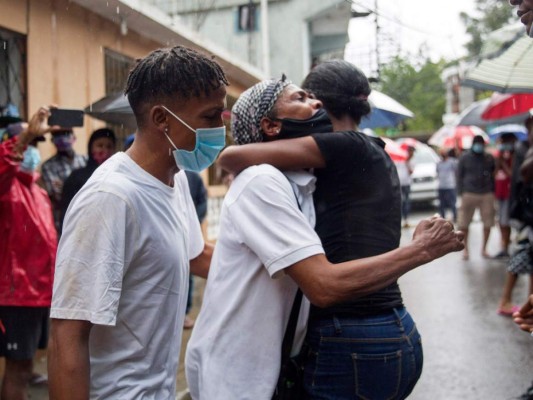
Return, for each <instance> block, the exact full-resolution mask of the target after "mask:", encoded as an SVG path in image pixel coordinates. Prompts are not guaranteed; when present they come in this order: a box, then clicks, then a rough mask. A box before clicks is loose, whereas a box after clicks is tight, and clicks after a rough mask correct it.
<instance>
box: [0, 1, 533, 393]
mask: <svg viewBox="0 0 533 400" xmlns="http://www.w3.org/2000/svg"><path fill="white" fill-rule="evenodd" d="M511 4H514V5H519V7H520V8H519V10H520V11H519V14H520V15H522V16H524V18H523V21H525V24H526V25H527V29H528V32H529V33H530V34H531V29H532V28H531V24H532V22H533V4H531V2H530V0H523V1H518V0H511ZM154 65H158V68H153V67H154ZM347 80H350V81H354V82H357V84H356V85H354V86H353V87H352V86H350V87H348V86H347V85H344V82H345V81H347ZM227 85H228V81H227V79H226V77H225V75H224V72H223V71H222V69H221V67H220V65H218V63H217V62H215V61H214V60H213V59H212V58H210V57H207V56H204V55H202V54H200V53H198V52H196V51H194V50H191V49H187V48H184V47H181V46H176V47H173V48H170V49H159V50H155V51H154V52H152V53H150V54H149V55H148V56H146V57H145V58H143V59H140V60H138V62H137V63H136V65H135V66H134V68H133V69H132V71H131V72H130V75H129V77H128V82H127V86H126V91H125V92H126V94H127V95H128V98H129V101H130V104H131V107H132V110H133V113H134V114H135V118H136V121H137V125H138V129H137V131H136V133H135V137H132V136H130V137H128V140H127V142H126V143H125V150H126V152H119V153H116V149H117V137H116V135H115V133H114V132H113V131H112V130H111V129H108V128H102V129H97V130H95V131H94V132H93V133H92V134H91V136H90V138H89V141H88V147H87V155H86V156H85V155H81V154H77V153H76V151H75V150H74V147H73V145H74V143H75V140H76V136H75V134H74V131H73V129H72V128H71V127H64V126H49V125H48V124H47V122H46V121H47V117H48V115H49V109H47V108H46V107H42V108H40V109H39V110H38V111H37V112H36V113H35V114H34V115H32V116H31V118H30V119H29V120H28V121H27V122H25V121H22V119H21V118H20V117H19V116H18V115H17V112H16V110H15V111H14V110H12V109H10V110H9V113H5V114H4V115H2V116H0V129H2V134H1V137H0V199H1V202H2V203H1V208H0V235H1V237H2V238H3V242H2V244H1V245H0V356H1V357H4V358H5V359H6V364H5V373H4V376H3V379H2V389H1V394H0V397H2V399H4V398H5V399H23V398H25V397H26V395H27V386H28V384H29V383H30V382H31V380H32V378H33V377H35V375H36V374H35V373H34V370H33V358H34V356H35V354H36V351H37V350H38V349H44V348H46V346H47V342H48V341H49V339H48V324H49V321H50V318H51V320H52V329H51V333H52V336H51V338H50V341H49V343H50V344H51V346H50V348H49V373H50V393H51V395H52V396H54V397H56V398H72V395H73V394H74V393H76V394H81V395H83V396H89V394H90V395H91V396H93V397H98V396H99V397H102V398H116V397H117V396H118V397H124V398H136V397H142V396H149V397H151V398H158V399H159V398H165V399H166V398H168V399H171V398H174V397H175V392H176V382H175V377H176V372H177V367H178V355H179V353H180V346H181V330H182V329H183V328H193V326H194V330H193V333H192V338H191V342H190V346H189V348H188V350H187V355H186V363H187V366H186V369H187V378H188V379H189V385H191V389H192V395H193V398H195V399H197V398H216V397H217V396H220V395H221V393H222V396H223V397H224V398H230V397H231V398H236V397H235V396H238V394H239V393H248V394H249V393H253V391H254V390H255V391H257V396H256V397H254V398H263V397H264V398H265V399H270V398H272V396H273V395H274V396H275V395H277V393H278V392H277V391H278V389H279V386H278V385H279V373H280V369H281V363H282V362H283V361H284V355H283V353H281V348H282V345H283V342H284V341H285V340H284V335H285V332H286V329H285V327H286V325H287V323H288V320H289V316H290V314H292V312H291V306H292V304H293V299H294V302H295V303H296V304H299V302H301V301H302V300H297V299H298V298H299V297H300V296H301V293H303V294H304V295H305V296H306V298H307V300H303V301H302V306H301V309H300V321H299V328H300V332H299V333H300V337H299V344H298V345H297V346H295V347H294V348H293V350H294V351H295V352H298V351H300V349H303V350H302V351H301V352H300V354H303V358H302V359H301V363H302V371H303V372H304V374H305V377H304V380H303V389H302V390H304V391H305V392H306V394H307V395H308V396H309V398H322V397H321V396H323V395H330V396H331V395H333V396H338V398H347V397H348V396H349V395H348V394H347V393H351V392H352V391H353V385H352V379H353V372H354V371H353V365H352V361H353V360H352V359H351V358H350V357H351V356H350V354H352V353H353V352H354V351H355V350H354V348H355V345H354V343H352V342H351V340H353V339H358V338H361V337H366V338H367V339H369V340H368V341H366V342H364V343H358V346H360V348H363V349H365V350H367V349H369V348H372V349H374V348H376V343H377V344H378V346H379V348H380V351H381V350H382V348H385V346H387V347H386V349H388V351H389V352H397V353H401V352H405V353H406V354H407V353H409V354H411V357H410V358H407V357H406V358H405V360H404V361H403V364H402V365H401V370H402V371H403V374H402V376H401V377H400V378H399V383H398V387H400V386H401V391H400V392H398V387H394V388H393V387H392V386H390V382H392V375H393V374H394V373H395V371H391V370H388V369H387V368H385V367H383V366H384V365H385V364H387V365H388V364H391V362H390V361H391V360H390V359H387V358H386V359H385V360H384V361H383V360H382V361H383V362H382V363H381V364H380V365H381V367H379V368H376V369H373V368H374V367H370V366H369V364H370V363H374V362H375V361H376V360H375V359H373V360H372V361H370V362H369V360H356V361H357V364H358V368H359V369H360V370H358V371H357V373H358V374H360V375H359V377H360V378H361V379H362V382H363V383H362V384H361V385H360V386H361V390H364V391H365V393H366V396H367V397H368V398H385V397H387V396H386V394H388V393H389V392H390V391H396V392H397V394H395V395H394V396H396V397H394V396H392V398H406V397H407V396H408V395H409V393H410V392H411V391H412V389H413V387H414V385H415V384H416V381H417V380H418V378H419V376H420V373H421V370H422V346H421V341H420V336H419V334H418V331H417V329H416V326H415V324H414V322H413V321H412V319H411V317H410V315H409V313H408V312H407V310H406V309H405V307H404V306H403V302H402V298H401V293H400V290H399V287H398V285H397V279H398V278H399V277H400V276H402V275H403V274H405V273H407V272H409V271H410V270H412V269H414V268H416V267H418V266H419V265H422V264H424V263H427V262H429V261H431V260H433V259H436V258H438V257H441V256H443V255H445V254H447V253H449V252H452V251H460V250H463V259H464V260H468V259H469V257H470V249H469V245H468V238H469V234H471V232H470V231H471V229H470V226H471V223H472V221H473V220H474V215H475V213H476V211H477V212H479V215H480V218H481V223H482V225H483V238H482V244H481V249H480V254H481V256H482V257H483V258H485V259H489V258H491V259H494V260H501V261H504V262H506V264H507V273H506V280H505V284H504V288H503V293H502V297H501V299H500V301H499V305H498V309H497V312H498V313H499V314H500V315H504V316H510V317H512V318H513V319H514V322H515V323H516V324H518V326H519V327H520V328H521V329H522V330H524V331H526V332H532V335H533V250H532V243H533V222H531V220H530V219H529V218H530V217H529V216H528V215H526V214H528V212H530V210H528V209H527V206H526V209H525V210H524V205H523V198H524V196H530V198H531V193H532V190H533V189H532V187H533V115H530V116H529V117H528V118H527V120H526V121H525V126H526V128H527V130H528V139H527V141H525V142H519V141H517V139H516V137H515V136H514V135H513V134H512V133H510V132H509V133H504V134H502V135H501V136H500V137H499V139H498V142H497V149H496V152H494V153H491V152H490V151H488V150H487V142H486V141H485V139H484V138H483V137H482V136H476V137H474V139H473V142H472V146H471V148H470V149H466V150H463V151H462V152H461V154H456V152H455V150H458V149H440V154H441V157H442V160H441V161H440V162H439V163H438V165H437V174H438V179H439V188H438V199H439V212H440V214H441V217H438V216H435V217H432V218H428V219H426V220H424V221H422V222H421V223H420V224H419V225H418V226H417V227H416V228H415V231H414V232H415V233H414V237H413V241H412V243H410V244H408V245H406V246H403V247H399V240H400V234H401V227H402V224H403V226H404V227H409V226H410V222H409V220H408V217H409V212H410V202H409V192H410V184H411V174H412V172H413V168H414V166H413V163H412V157H413V154H414V152H415V151H416V150H415V147H413V146H409V145H408V146H406V148H407V153H408V157H407V160H406V161H405V162H403V163H396V166H395V165H394V164H393V162H392V161H391V160H390V158H389V157H388V156H387V155H386V153H385V150H384V147H385V144H384V142H383V141H381V140H380V139H379V138H370V137H368V136H366V135H364V134H362V133H360V132H358V124H359V122H360V120H361V118H362V117H363V116H364V115H367V114H368V113H369V112H370V105H369V103H368V95H369V93H370V86H369V83H368V80H367V79H366V77H365V76H364V75H363V74H362V73H361V71H359V70H358V69H357V68H356V67H354V66H353V65H351V64H349V63H347V62H343V61H330V62H326V63H323V64H320V65H318V66H317V67H316V68H315V69H314V70H313V71H312V72H311V73H310V74H309V75H308V77H307V78H306V80H305V81H304V85H303V86H304V89H305V90H303V89H301V88H298V87H297V86H295V85H293V84H292V83H291V82H290V81H289V80H287V79H286V78H285V76H283V77H282V78H281V79H272V80H268V81H264V82H260V83H258V84H257V85H255V86H253V87H252V88H250V89H248V90H247V91H246V92H244V93H243V95H242V96H241V97H240V98H239V100H238V101H237V102H236V104H235V106H234V109H233V110H232V111H233V112H232V134H233V136H234V140H235V142H236V143H237V144H239V145H242V146H235V147H237V148H235V147H234V148H233V149H232V150H229V151H226V152H225V153H224V154H223V157H222V160H221V162H222V164H224V166H225V168H226V169H227V170H228V171H230V172H231V174H232V175H231V176H235V180H234V182H233V183H232V185H231V188H230V191H229V192H228V195H227V198H226V200H225V202H224V205H223V211H222V216H221V224H223V225H222V227H221V234H220V240H219V243H217V247H216V250H215V252H214V247H213V245H211V244H209V243H207V242H205V241H204V239H203V236H202V231H201V226H200V224H201V222H202V221H203V220H204V219H205V216H206V208H207V207H206V206H207V192H206V188H205V186H204V184H203V182H202V179H201V177H200V176H199V175H198V172H200V171H202V170H203V169H205V168H206V167H208V166H209V165H211V164H212V163H213V162H214V161H215V160H216V158H217V156H218V154H219V152H220V151H221V149H222V148H223V147H224V145H225V137H226V136H225V127H224V126H223V124H222V112H223V110H224V107H225V97H226V86H227ZM310 93H311V94H312V96H310V95H309V94H310ZM324 129H327V130H325V131H324ZM46 137H50V140H51V142H52V143H53V145H54V146H55V149H56V153H55V155H53V156H52V157H51V158H50V159H48V160H46V161H45V162H44V163H42V165H41V160H40V152H39V149H38V146H39V144H40V143H41V142H43V141H44V140H46ZM283 139H293V140H291V141H290V142H289V141H287V142H286V144H284V145H283V146H279V144H278V143H276V142H277V141H278V140H283ZM263 141H264V142H266V143H261V144H259V142H263ZM459 150H462V149H459ZM354 154H358V157H353V155H354ZM258 160H263V162H264V163H269V164H271V166H266V165H261V166H254V164H256V163H257V162H258ZM347 164H349V165H351V166H352V167H353V168H345V167H346V165H347ZM39 165H41V169H40V173H39V168H38V167H39ZM275 167H276V168H279V170H278V169H276V168H275ZM309 168H317V169H318V171H317V172H316V174H315V176H312V175H311V174H310V173H309V172H308V171H307V170H308V169H309ZM180 170H184V171H186V174H184V173H178V172H179V171H180ZM283 170H285V173H283V172H281V171H283ZM287 170H292V172H288V171H287ZM294 170H297V171H294ZM241 171H244V172H242V173H241ZM359 171H365V173H360V172H359ZM391 171H393V172H391ZM339 176H341V178H339ZM385 177H387V179H385ZM315 187H316V189H315ZM359 187H365V188H367V189H368V190H367V191H358V190H357V189H358V188H359ZM314 191H315V198H314V204H313V199H312V197H313V192H314ZM339 193H342V194H343V195H342V196H340V195H339ZM458 198H460V202H459V206H458V207H457V206H456V203H457V200H458ZM528 204H529V205H530V203H528ZM380 205H381V206H380ZM520 206H521V207H522V208H520ZM273 219H275V220H276V224H272V223H271V222H272V220H273ZM495 223H497V225H498V228H499V232H500V245H499V246H498V249H497V250H496V251H495V252H494V254H491V252H489V249H488V245H489V238H490V234H491V229H492V227H493V225H495ZM456 227H457V230H456V229H455V228H456ZM245 246H246V250H243V248H244V247H245ZM420 248H424V250H425V251H424V252H420V251H419V249H420ZM213 252H214V253H213ZM326 256H327V257H328V258H326ZM211 260H213V263H211ZM333 263H335V265H333ZM210 266H211V273H210V280H209V281H208V285H207V287H206V297H205V302H204V304H203V305H202V311H201V313H200V316H199V319H198V323H197V324H195V321H194V320H193V319H192V318H190V317H188V316H187V314H188V313H189V311H190V307H191V296H192V287H193V281H192V277H191V273H194V274H196V275H198V276H201V277H204V278H206V277H207V275H208V272H209V271H210ZM521 274H525V275H528V276H529V280H530V284H529V298H528V301H526V302H525V304H523V305H522V306H519V305H515V304H514V302H513V297H512V294H513V289H514V287H515V284H516V282H517V279H518V276H519V275H521ZM271 278H275V279H271ZM213 282H214V283H213ZM215 285H216V286H215ZM265 303H266V304H268V307H267V308H265V309H264V314H263V315H259V316H258V312H257V310H261V309H262V307H263V306H264V305H265ZM119 305H120V306H119ZM50 310H51V312H50ZM269 312H270V313H271V315H268V314H267V313H269ZM251 322H253V323H252V325H254V326H255V327H256V328H257V329H260V331H261V332H260V333H261V335H258V336H255V335H254V334H252V333H249V334H248V335H245V337H239V338H238V339H237V340H238V341H240V343H239V344H237V345H236V344H235V343H234V342H235V340H236V337H238V335H239V334H242V332H243V331H244V330H245V329H246V327H247V326H249V325H250V323H251ZM276 322H279V323H276ZM369 325H380V326H381V328H380V329H379V330H374V329H371V328H369ZM228 327H229V328H228ZM384 330H386V332H387V335H389V333H390V335H397V337H395V338H393V339H392V340H388V341H387V340H384V338H382V337H381V336H380V335H383V332H384ZM325 334H326V335H328V337H331V338H333V339H332V342H336V343H335V344H334V345H333V346H331V345H330V344H328V343H326V344H325V343H324V340H323V339H324V335H325ZM265 337H267V338H268V340H264V338H265ZM387 337H389V336H387ZM213 338H215V339H213ZM356 341H357V340H356ZM326 342H327V341H326ZM389 342H390V343H389ZM162 349H165V350H164V351H162ZM358 349H359V347H358ZM230 350H231V351H230ZM381 352H382V351H381ZM258 354H260V356H261V358H262V360H263V361H264V363H265V365H267V364H268V366H269V367H268V368H267V370H256V369H254V363H255V362H256V359H257V356H258ZM341 354H342V355H343V356H346V357H343V356H340V355H341ZM319 356H320V360H319ZM319 361H320V362H319ZM348 364H350V365H348ZM243 377H245V378H243ZM389 386H390V387H389ZM265 393H266V394H267V395H266V397H265ZM274 398H275V397H274Z"/></svg>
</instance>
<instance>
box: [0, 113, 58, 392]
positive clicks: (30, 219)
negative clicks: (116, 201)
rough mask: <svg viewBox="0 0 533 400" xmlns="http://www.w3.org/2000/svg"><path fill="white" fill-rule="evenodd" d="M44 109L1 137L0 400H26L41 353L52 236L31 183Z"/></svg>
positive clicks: (46, 209) (42, 198)
mask: <svg viewBox="0 0 533 400" xmlns="http://www.w3.org/2000/svg"><path fill="white" fill-rule="evenodd" d="M46 116H47V110H45V109H40V110H39V111H38V112H37V113H36V114H35V115H34V116H33V117H32V118H31V120H30V123H29V124H28V123H25V122H20V123H16V124H11V125H9V126H8V127H7V129H6V132H5V133H4V135H2V137H0V237H1V238H2V245H0V357H4V358H5V371H4V376H3V379H2V391H1V394H0V397H1V398H2V399H23V398H27V386H28V384H29V383H30V382H31V379H32V378H33V376H32V371H33V358H34V356H35V352H36V351H37V349H38V348H39V349H44V348H46V341H47V338H48V313H49V309H50V301H51V297H52V281H53V274H54V261H55V254H56V247H57V236H56V230H55V227H54V221H53V217H52V206H51V204H50V200H49V198H48V195H47V193H46V192H45V191H44V190H43V189H42V188H41V187H40V186H39V185H38V184H37V183H36V182H37V180H38V178H39V174H38V172H37V167H38V165H39V162H40V155H39V150H38V149H37V143H38V142H39V141H41V140H44V137H43V136H42V135H43V134H44V133H45V132H47V131H48V129H47V128H46V127H43V124H45V122H46Z"/></svg>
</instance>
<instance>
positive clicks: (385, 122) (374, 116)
mask: <svg viewBox="0 0 533 400" xmlns="http://www.w3.org/2000/svg"><path fill="white" fill-rule="evenodd" d="M368 101H369V102H370V105H371V106H372V111H371V113H370V115H368V116H367V117H364V118H363V119H362V120H361V123H360V124H359V128H360V129H364V128H372V129H373V128H390V127H396V126H398V124H399V123H400V122H402V121H403V120H404V119H406V118H412V117H413V116H414V114H413V113H412V112H411V111H410V110H408V109H407V108H405V107H404V106H403V105H401V104H400V103H398V102H397V101H396V100H394V99H393V98H392V97H389V96H387V95H386V94H384V93H381V92H378V91H377V90H372V92H371V93H370V96H368Z"/></svg>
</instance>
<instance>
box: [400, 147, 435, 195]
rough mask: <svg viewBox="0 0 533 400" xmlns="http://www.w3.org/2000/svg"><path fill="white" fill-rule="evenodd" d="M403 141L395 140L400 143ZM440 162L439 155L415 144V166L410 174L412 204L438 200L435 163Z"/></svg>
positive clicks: (430, 149) (429, 148)
mask: <svg viewBox="0 0 533 400" xmlns="http://www.w3.org/2000/svg"><path fill="white" fill-rule="evenodd" d="M404 140H405V139H397V140H396V141H397V142H398V143H400V144H401V143H402V141H404ZM439 161H440V157H439V155H438V154H437V153H436V152H435V150H433V149H432V148H431V147H429V146H428V145H427V144H424V143H422V142H417V143H416V144H415V153H414V155H413V164H414V166H415V168H414V170H413V173H412V174H411V195H410V196H409V198H410V200H411V202H412V203H433V202H434V201H436V200H437V198H438V186H439V182H438V179H437V163H438V162H439Z"/></svg>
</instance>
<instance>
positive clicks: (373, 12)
mask: <svg viewBox="0 0 533 400" xmlns="http://www.w3.org/2000/svg"><path fill="white" fill-rule="evenodd" d="M344 1H345V2H346V3H348V4H351V5H354V6H357V7H361V8H363V9H364V10H365V11H367V12H370V13H372V14H375V15H377V16H378V17H380V18H383V19H386V20H388V21H391V22H394V23H395V24H397V25H400V26H401V27H403V28H406V29H410V30H412V31H415V32H418V33H421V34H424V35H429V36H434V37H440V38H443V37H445V38H449V37H450V35H439V34H436V33H433V32H428V31H425V30H423V29H419V28H416V27H414V26H411V25H408V24H406V23H404V22H402V21H400V20H399V19H398V18H395V17H389V16H388V15H385V14H382V13H381V12H378V11H377V10H375V9H372V8H370V7H367V6H365V5H363V4H360V3H359V2H358V1H356V0H344Z"/></svg>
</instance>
